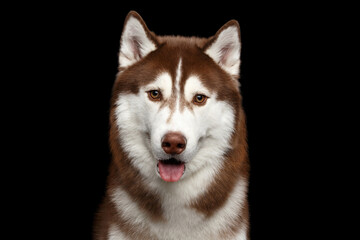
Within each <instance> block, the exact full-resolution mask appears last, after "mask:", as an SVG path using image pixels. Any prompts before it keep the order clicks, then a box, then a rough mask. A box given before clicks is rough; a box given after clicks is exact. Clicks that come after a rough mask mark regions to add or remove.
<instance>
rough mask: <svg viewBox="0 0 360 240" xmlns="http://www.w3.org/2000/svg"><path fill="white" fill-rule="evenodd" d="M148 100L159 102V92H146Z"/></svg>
mask: <svg viewBox="0 0 360 240" xmlns="http://www.w3.org/2000/svg"><path fill="white" fill-rule="evenodd" d="M148 95H149V99H150V100H152V101H160V99H161V92H160V91H159V90H151V91H148Z"/></svg>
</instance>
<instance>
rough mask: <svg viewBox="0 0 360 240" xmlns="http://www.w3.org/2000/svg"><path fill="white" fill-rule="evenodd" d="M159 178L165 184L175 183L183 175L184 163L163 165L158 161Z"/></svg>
mask: <svg viewBox="0 0 360 240" xmlns="http://www.w3.org/2000/svg"><path fill="white" fill-rule="evenodd" d="M158 166H159V172H160V177H161V178H162V179H163V180H164V181H166V182H177V181H179V180H180V178H181V176H182V175H183V172H184V168H185V163H180V164H164V163H163V161H159V165H158Z"/></svg>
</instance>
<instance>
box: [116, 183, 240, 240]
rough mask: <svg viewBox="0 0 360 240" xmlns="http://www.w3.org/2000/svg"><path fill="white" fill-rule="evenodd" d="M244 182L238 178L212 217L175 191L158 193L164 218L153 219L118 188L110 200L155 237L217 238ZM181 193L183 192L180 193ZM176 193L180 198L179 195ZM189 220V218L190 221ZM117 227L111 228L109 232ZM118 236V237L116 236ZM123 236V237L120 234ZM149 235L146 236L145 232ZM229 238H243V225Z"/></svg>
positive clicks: (237, 206) (233, 212)
mask: <svg viewBox="0 0 360 240" xmlns="http://www.w3.org/2000/svg"><path fill="white" fill-rule="evenodd" d="M246 188H247V183H246V181H244V180H239V182H238V183H237V185H236V186H235V189H234V191H233V192H232V193H231V195H230V197H229V199H228V200H227V202H226V204H225V206H224V207H223V208H222V209H221V210H219V211H218V212H217V213H216V214H214V215H213V216H212V217H210V218H208V219H206V218H205V216H204V215H203V214H200V213H199V212H197V211H196V210H195V209H192V208H189V207H188V205H187V204H188V202H186V201H183V199H182V198H181V196H179V195H175V196H173V195H171V194H167V195H166V196H163V195H162V200H163V209H164V215H165V218H166V219H165V221H161V222H153V221H151V220H150V219H149V218H148V216H147V215H146V213H145V212H144V211H142V210H141V209H140V208H139V207H138V206H137V204H136V203H134V201H133V200H132V199H131V198H130V197H129V196H128V194H127V193H126V191H124V190H123V189H121V188H118V189H116V190H115V191H114V192H113V193H112V195H111V200H112V201H113V202H114V203H115V206H116V208H117V211H118V213H119V214H120V215H121V216H122V217H123V218H124V220H126V221H128V222H129V223H130V224H132V225H133V226H134V227H136V228H139V229H145V230H146V231H148V230H149V231H150V232H151V234H152V236H151V237H154V238H156V239H163V240H179V239H182V240H192V239H209V240H211V239H214V240H215V239H219V237H220V236H219V235H220V234H219V233H220V232H221V231H224V230H225V231H226V229H227V228H228V227H229V226H228V225H227V224H228V223H229V222H232V221H234V220H235V219H236V218H237V216H238V213H239V211H240V209H241V208H242V206H243V202H244V199H245V197H246V195H245V193H246ZM183 195H184V194H183ZM179 197H180V199H179ZM190 220H191V221H190ZM117 231H119V229H116V230H114V229H113V228H112V233H114V232H117ZM120 239H122V238H120ZM124 239H125V238H124ZM149 239H150V236H149ZM233 239H238V240H246V226H244V227H243V228H242V229H241V230H240V231H239V232H238V233H237V235H236V236H234V238H233Z"/></svg>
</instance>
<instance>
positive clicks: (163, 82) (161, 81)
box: [142, 72, 172, 99]
mask: <svg viewBox="0 0 360 240" xmlns="http://www.w3.org/2000/svg"><path fill="white" fill-rule="evenodd" d="M171 89H172V81H171V76H170V74H169V73H168V72H163V73H160V74H159V75H158V76H157V77H156V79H155V81H153V82H152V83H150V84H149V85H147V86H145V87H144V89H143V90H142V91H144V92H147V91H150V90H160V91H161V94H162V96H163V97H164V98H165V99H169V98H170V96H171Z"/></svg>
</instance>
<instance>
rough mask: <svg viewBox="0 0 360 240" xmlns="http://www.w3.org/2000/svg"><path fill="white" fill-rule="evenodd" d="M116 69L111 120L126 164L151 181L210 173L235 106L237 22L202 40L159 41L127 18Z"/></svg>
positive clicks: (228, 134) (228, 135)
mask: <svg viewBox="0 0 360 240" xmlns="http://www.w3.org/2000/svg"><path fill="white" fill-rule="evenodd" d="M119 63H120V68H119V69H120V72H119V74H118V76H117V80H116V82H115V85H114V90H113V99H112V111H111V112H112V113H111V114H112V116H113V118H114V125H116V128H117V132H118V136H119V138H118V139H119V144H120V145H121V147H122V149H123V150H124V152H126V154H127V155H128V156H129V158H130V159H131V164H133V166H134V167H136V169H138V171H139V172H140V173H141V175H142V176H143V177H144V178H146V179H149V180H150V181H166V182H177V181H180V180H182V179H186V178H191V176H194V175H196V174H201V172H202V170H203V169H207V171H206V172H207V173H208V174H211V173H215V172H216V171H217V170H218V169H219V167H220V166H221V164H222V159H223V156H225V154H226V153H227V151H228V150H230V149H231V148H232V146H233V143H232V136H233V133H234V129H235V123H236V120H237V116H238V109H239V108H240V105H241V97H240V93H239V85H238V82H237V77H238V75H239V65H240V38H239V27H238V24H237V22H235V21H230V22H228V23H227V24H226V25H224V26H223V27H222V28H221V29H220V30H219V31H218V32H217V33H216V35H215V36H214V37H211V38H209V39H199V38H183V37H159V36H156V35H155V34H153V33H152V32H150V31H149V30H148V29H147V27H146V25H145V23H144V22H143V20H142V19H141V17H140V16H139V15H137V14H136V13H132V14H129V15H128V17H127V19H126V21H125V26H124V30H123V34H122V38H121V48H120V54H119Z"/></svg>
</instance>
